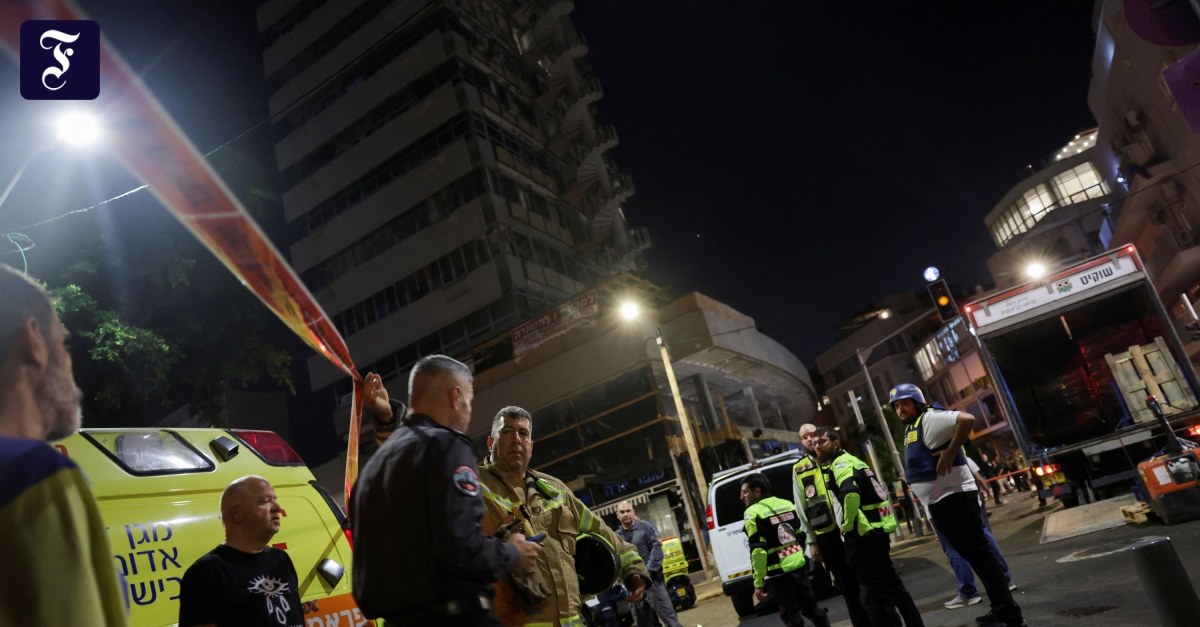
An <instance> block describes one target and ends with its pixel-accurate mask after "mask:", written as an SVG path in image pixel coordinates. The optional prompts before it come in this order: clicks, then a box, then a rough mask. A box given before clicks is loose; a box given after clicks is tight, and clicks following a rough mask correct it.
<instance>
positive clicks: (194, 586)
mask: <svg viewBox="0 0 1200 627" xmlns="http://www.w3.org/2000/svg"><path fill="white" fill-rule="evenodd" d="M282 515H283V508H282V507H280V506H279V501H278V500H276V498H275V488H273V487H271V483H270V482H269V481H267V480H266V479H263V478H262V477H257V476H254V475H249V476H245V477H242V478H241V479H235V480H234V481H233V482H232V483H230V484H229V485H228V486H226V487H225V491H224V492H222V493H221V523H222V524H223V525H224V526H225V543H224V544H221V545H218V546H217V548H215V549H213V550H212V551H209V552H208V554H206V555H204V556H203V557H201V558H200V559H198V560H196V562H195V563H194V564H192V565H191V566H190V567H188V569H187V572H186V573H184V575H183V582H182V583H180V584H179V626H180V627H195V626H205V627H229V626H232V625H237V626H239V627H241V626H246V627H268V626H269V627H303V625H304V611H305V609H306V608H305V604H302V603H301V602H300V590H299V584H298V583H297V578H296V567H295V566H293V565H292V559H291V558H290V557H288V554H287V551H283V550H280V549H277V548H275V547H271V546H267V544H268V543H270V542H271V538H274V537H275V534H276V533H279V522H280V517H281V516H282Z"/></svg>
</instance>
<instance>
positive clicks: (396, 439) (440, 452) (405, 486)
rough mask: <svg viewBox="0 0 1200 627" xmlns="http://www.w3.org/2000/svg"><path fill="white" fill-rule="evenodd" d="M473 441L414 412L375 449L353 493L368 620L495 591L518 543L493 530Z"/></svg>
mask: <svg viewBox="0 0 1200 627" xmlns="http://www.w3.org/2000/svg"><path fill="white" fill-rule="evenodd" d="M480 492H481V488H480V486H479V473H478V470H477V469H476V466H475V455H474V453H473V451H472V448H471V441H470V440H469V439H467V437H466V436H464V435H463V434H461V433H458V432H457V431H454V430H452V429H448V428H446V427H443V426H441V425H439V424H438V423H436V422H434V421H433V419H432V418H430V417H429V416H425V415H422V414H414V415H411V416H408V417H406V418H404V420H403V423H402V424H401V425H400V426H399V427H398V428H397V429H396V431H395V433H393V434H392V436H391V437H390V438H388V439H387V441H386V442H384V444H383V446H382V447H381V448H380V449H379V450H378V451H377V452H376V453H375V454H374V455H373V456H371V459H370V461H368V462H367V465H366V466H365V467H364V468H363V470H362V473H361V474H360V475H359V478H358V483H356V484H355V486H354V488H353V491H352V498H351V504H350V510H351V511H350V522H351V526H352V527H351V531H352V534H353V538H354V567H353V588H354V598H355V600H356V601H357V602H358V605H359V607H360V608H362V610H363V613H364V614H365V615H366V616H367V617H369V618H377V617H385V618H394V617H397V616H400V615H403V614H404V613H405V612H411V611H418V610H421V609H423V608H429V607H431V606H436V605H439V604H441V603H445V602H448V601H461V600H467V599H471V598H477V597H478V596H480V595H488V596H490V595H491V593H492V591H491V586H490V585H488V584H490V583H492V582H494V581H496V580H498V579H499V578H500V577H502V576H503V575H504V574H506V573H508V572H509V571H511V570H512V569H513V568H515V567H516V564H517V562H518V561H519V559H520V555H519V553H518V552H517V549H516V548H515V547H513V546H511V545H506V544H504V543H502V542H500V541H499V540H497V539H495V538H488V537H484V535H483V528H482V527H480V525H479V520H480V519H481V518H482V517H483V500H482V495H481V494H480Z"/></svg>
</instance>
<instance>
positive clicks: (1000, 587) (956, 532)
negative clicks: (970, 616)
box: [888, 383, 1026, 627]
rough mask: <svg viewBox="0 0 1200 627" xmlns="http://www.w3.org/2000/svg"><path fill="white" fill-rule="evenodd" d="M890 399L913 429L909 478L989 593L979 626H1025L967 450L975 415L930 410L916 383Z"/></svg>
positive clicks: (907, 448) (907, 453) (907, 437)
mask: <svg viewBox="0 0 1200 627" xmlns="http://www.w3.org/2000/svg"><path fill="white" fill-rule="evenodd" d="M888 400H889V401H890V402H891V405H892V409H894V410H896V415H897V416H899V417H900V420H901V421H903V422H904V423H905V424H906V425H908V428H907V429H905V432H904V467H905V477H906V478H907V479H908V482H909V484H910V485H911V486H912V489H913V492H914V493H916V495H917V498H918V499H920V500H921V502H922V503H925V504H926V507H927V508H928V510H929V513H930V516H931V517H932V518H933V520H934V524H935V525H937V528H938V529H939V530H941V532H942V534H943V536H944V537H945V538H946V541H947V542H948V543H949V544H950V546H952V547H954V550H956V551H958V553H959V554H960V555H962V557H963V559H965V560H967V563H968V564H970V565H971V568H973V569H974V570H975V572H976V573H978V574H979V578H980V580H982V581H983V587H984V589H986V590H987V594H988V600H989V601H990V602H991V606H992V611H990V612H988V613H987V614H985V615H983V616H980V617H979V618H977V619H975V622H976V623H977V624H979V625H982V626H991V625H1003V626H1006V627H1026V623H1025V620H1024V619H1023V618H1022V617H1021V608H1020V607H1019V606H1017V603H1016V601H1014V600H1013V596H1012V592H1010V591H1009V589H1008V583H1007V582H1006V581H1005V578H1004V568H1003V567H1002V566H1001V565H1000V561H999V560H998V559H997V558H996V555H995V554H994V553H992V549H991V547H990V546H988V541H987V536H986V534H984V525H983V515H982V513H981V511H982V510H981V509H980V507H979V490H978V488H977V486H976V485H975V477H974V476H972V474H971V469H970V467H969V466H968V465H967V458H966V455H964V454H963V452H962V447H963V444H964V443H966V442H967V440H968V439H969V438H970V436H971V430H972V428H973V427H974V425H975V417H974V416H972V415H971V414H968V413H964V412H959V411H951V410H944V409H934V408H932V407H930V406H929V405H928V404H927V403H926V402H925V395H924V394H923V393H922V392H921V389H920V388H918V387H917V386H915V385H912V384H911V383H901V384H900V385H897V386H896V387H894V388H892V391H891V394H890V395H889V399H888Z"/></svg>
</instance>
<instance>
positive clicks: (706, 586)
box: [693, 577, 725, 603]
mask: <svg viewBox="0 0 1200 627" xmlns="http://www.w3.org/2000/svg"><path fill="white" fill-rule="evenodd" d="M693 587H694V588H695V589H696V602H697V603H702V602H704V601H707V600H708V599H714V598H716V597H719V596H722V595H723V594H725V593H724V592H722V591H721V579H720V578H718V577H714V578H712V579H709V580H707V581H704V582H701V583H698V584H694V586H693Z"/></svg>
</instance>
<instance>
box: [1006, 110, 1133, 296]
mask: <svg viewBox="0 0 1200 627" xmlns="http://www.w3.org/2000/svg"><path fill="white" fill-rule="evenodd" d="M1097 134H1098V133H1097V130H1096V129H1091V130H1087V131H1084V132H1082V133H1079V134H1078V135H1076V136H1075V137H1074V138H1073V139H1072V140H1071V141H1070V142H1068V143H1067V145H1066V146H1063V148H1062V149H1061V150H1059V151H1057V152H1055V153H1054V154H1053V155H1051V156H1050V157H1049V158H1048V159H1047V163H1046V166H1045V167H1044V168H1042V169H1041V170H1040V171H1038V172H1036V173H1034V174H1033V175H1032V176H1030V177H1028V178H1027V179H1025V180H1024V181H1021V182H1020V183H1019V184H1017V185H1016V186H1014V187H1013V188H1012V189H1010V190H1009V191H1008V193H1007V194H1005V195H1004V197H1003V198H1001V199H1000V202H998V203H996V206H995V208H993V209H992V211H991V212H990V213H988V215H987V217H985V218H984V220H983V222H984V224H985V225H986V226H987V229H988V233H990V234H991V236H992V240H993V241H995V243H996V248H997V251H996V253H995V254H993V255H992V256H991V257H990V258H989V259H988V269H989V270H991V273H992V278H993V279H995V281H996V287H997V288H998V289H1007V288H1009V287H1013V286H1015V285H1020V284H1022V283H1025V282H1027V281H1029V280H1031V279H1035V278H1038V277H1037V276H1033V275H1031V274H1030V272H1029V269H1030V268H1031V267H1038V266H1040V267H1041V268H1043V271H1045V270H1048V269H1051V268H1053V267H1054V266H1056V265H1069V264H1070V263H1072V262H1074V261H1078V260H1081V259H1086V258H1088V257H1091V256H1094V255H1098V254H1100V253H1102V252H1104V251H1105V250H1108V247H1109V245H1110V243H1111V241H1112V237H1113V223H1112V217H1111V215H1110V207H1111V205H1112V203H1113V201H1114V200H1115V196H1114V195H1113V194H1112V193H1111V186H1110V185H1109V184H1108V183H1106V182H1105V181H1104V179H1103V177H1102V175H1101V170H1100V168H1099V167H1098V165H1097V163H1096V159H1097V150H1096V138H1097Z"/></svg>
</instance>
